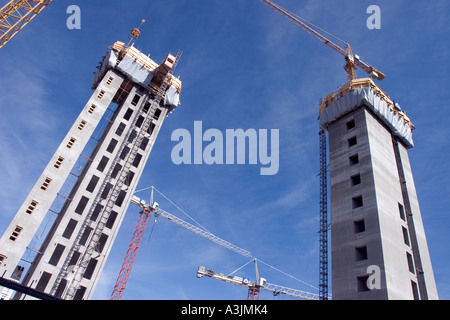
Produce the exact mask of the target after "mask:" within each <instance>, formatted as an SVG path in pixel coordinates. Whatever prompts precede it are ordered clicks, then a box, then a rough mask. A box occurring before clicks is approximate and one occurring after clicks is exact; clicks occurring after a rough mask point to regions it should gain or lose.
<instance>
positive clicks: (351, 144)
mask: <svg viewBox="0 0 450 320" xmlns="http://www.w3.org/2000/svg"><path fill="white" fill-rule="evenodd" d="M357 143H358V140H356V137H353V138H350V139H348V146H349V147H353V146H355V145H356V144H357Z"/></svg>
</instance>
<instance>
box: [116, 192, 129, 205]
mask: <svg viewBox="0 0 450 320" xmlns="http://www.w3.org/2000/svg"><path fill="white" fill-rule="evenodd" d="M126 195H127V193H126V192H125V191H123V190H121V191H120V193H119V196H118V197H117V200H116V205H117V206H119V207H121V206H122V204H123V200H125V196H126Z"/></svg>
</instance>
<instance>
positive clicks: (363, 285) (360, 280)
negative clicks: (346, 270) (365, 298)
mask: <svg viewBox="0 0 450 320" xmlns="http://www.w3.org/2000/svg"><path fill="white" fill-rule="evenodd" d="M356 279H357V283H356V285H357V290H358V292H365V291H370V289H369V287H368V286H367V280H369V276H368V275H366V276H359V277H357V278H356Z"/></svg>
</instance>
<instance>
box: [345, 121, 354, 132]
mask: <svg viewBox="0 0 450 320" xmlns="http://www.w3.org/2000/svg"><path fill="white" fill-rule="evenodd" d="M354 127H356V124H355V120H350V121H349V122H347V130H350V129H353V128H354Z"/></svg>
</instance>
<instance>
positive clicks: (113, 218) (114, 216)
mask: <svg viewBox="0 0 450 320" xmlns="http://www.w3.org/2000/svg"><path fill="white" fill-rule="evenodd" d="M118 215H119V214H118V213H117V212H115V211H112V212H111V214H110V215H109V218H108V221H106V224H105V227H107V228H108V229H112V227H113V226H114V223H115V222H116V219H117V216H118Z"/></svg>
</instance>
